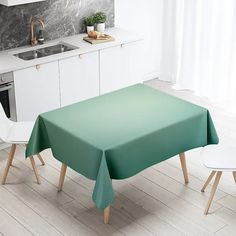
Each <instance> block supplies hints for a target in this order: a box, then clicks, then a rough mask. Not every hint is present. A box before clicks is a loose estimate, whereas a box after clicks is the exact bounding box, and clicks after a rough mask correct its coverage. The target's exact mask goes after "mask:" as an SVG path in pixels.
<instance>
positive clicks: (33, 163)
mask: <svg viewBox="0 0 236 236" xmlns="http://www.w3.org/2000/svg"><path fill="white" fill-rule="evenodd" d="M30 162H31V165H32V168H33V171H34V174H35V177H36V180H37V183H38V184H40V183H41V182H40V179H39V174H38V171H37V168H36V165H35V161H34V158H33V157H30Z"/></svg>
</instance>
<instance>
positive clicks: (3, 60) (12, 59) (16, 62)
mask: <svg viewBox="0 0 236 236" xmlns="http://www.w3.org/2000/svg"><path fill="white" fill-rule="evenodd" d="M106 33H107V34H110V35H111V36H113V37H114V38H115V41H112V42H107V43H101V44H96V45H92V44H90V43H87V42H85V41H84V40H83V37H84V36H85V34H78V35H75V36H71V37H67V38H61V39H57V40H52V41H48V42H46V43H45V44H44V45H40V46H35V47H32V46H25V47H20V48H15V49H11V50H6V51H2V52H0V74H2V73H7V72H10V71H16V70H20V69H24V68H27V67H31V66H35V65H39V64H44V63H48V62H52V61H56V60H60V59H63V58H68V57H72V56H76V55H80V54H83V53H88V52H92V51H97V50H100V49H105V48H109V47H113V46H116V45H120V44H125V43H129V42H134V41H139V40H142V38H141V37H140V36H138V35H136V34H133V33H130V32H127V31H125V30H122V29H118V28H109V29H107V30H106ZM60 42H64V43H66V44H70V45H72V46H76V47H78V49H75V50H72V51H68V52H64V53H59V54H55V55H51V56H46V57H42V58H38V59H33V60H29V61H25V60H23V59H20V58H18V57H16V56H14V54H17V53H20V52H25V51H31V50H37V49H39V48H43V47H46V46H50V45H53V44H56V43H60Z"/></svg>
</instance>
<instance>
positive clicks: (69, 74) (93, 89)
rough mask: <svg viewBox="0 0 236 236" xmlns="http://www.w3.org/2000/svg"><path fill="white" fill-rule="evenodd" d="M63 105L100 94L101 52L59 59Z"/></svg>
mask: <svg viewBox="0 0 236 236" xmlns="http://www.w3.org/2000/svg"><path fill="white" fill-rule="evenodd" d="M59 67H60V88H61V106H66V105H69V104H72V103H76V102H80V101H83V100H85V99H89V98H92V97H95V96H98V95H99V53H98V51H97V52H92V53H85V54H81V55H79V56H75V57H71V58H68V59H64V60H60V61H59Z"/></svg>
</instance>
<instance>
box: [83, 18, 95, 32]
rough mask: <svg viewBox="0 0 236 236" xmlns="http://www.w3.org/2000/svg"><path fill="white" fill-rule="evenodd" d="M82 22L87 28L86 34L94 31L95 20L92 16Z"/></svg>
mask: <svg viewBox="0 0 236 236" xmlns="http://www.w3.org/2000/svg"><path fill="white" fill-rule="evenodd" d="M84 22H85V24H86V26H87V33H89V32H90V31H94V25H95V19H94V16H93V15H92V16H88V17H86V18H85V19H84Z"/></svg>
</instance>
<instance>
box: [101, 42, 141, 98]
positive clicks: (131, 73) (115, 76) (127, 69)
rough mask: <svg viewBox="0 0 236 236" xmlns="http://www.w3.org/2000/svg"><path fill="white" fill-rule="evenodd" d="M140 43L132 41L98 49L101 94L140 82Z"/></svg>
mask: <svg viewBox="0 0 236 236" xmlns="http://www.w3.org/2000/svg"><path fill="white" fill-rule="evenodd" d="M140 44H141V42H139V41H138V42H132V43H127V44H122V45H120V46H116V47H111V48H108V49H104V50H101V51H100V92H101V94H104V93H107V92H111V91H114V90H117V89H120V88H124V87H127V86H130V85H133V84H137V83H140V82H142V77H143V73H142V71H143V70H142V63H141V56H142V53H141V51H140V47H139V45H140Z"/></svg>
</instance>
